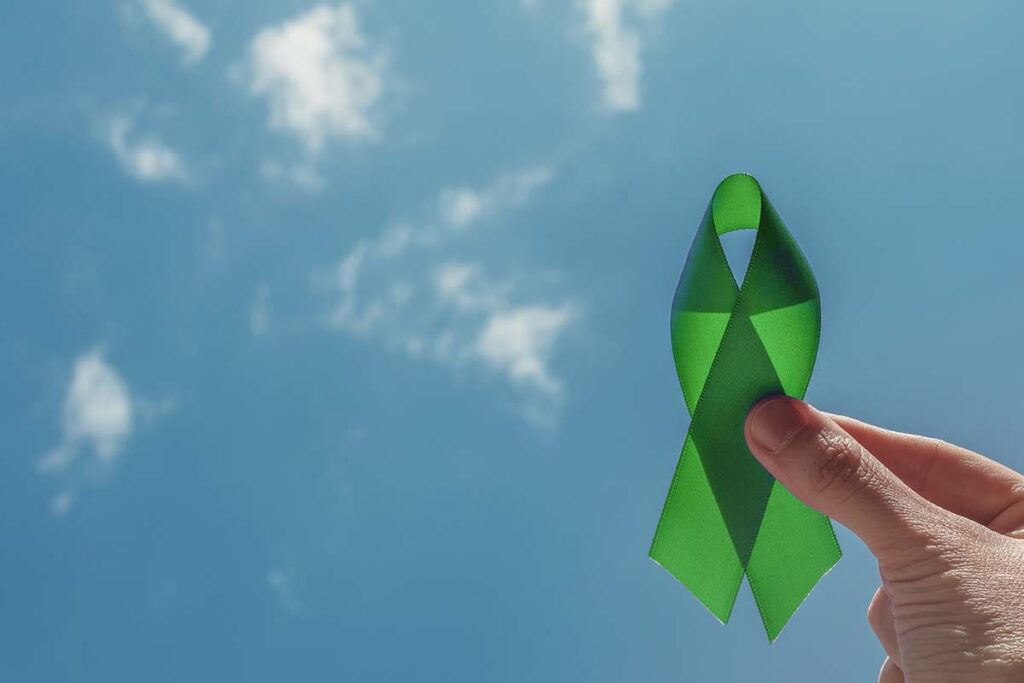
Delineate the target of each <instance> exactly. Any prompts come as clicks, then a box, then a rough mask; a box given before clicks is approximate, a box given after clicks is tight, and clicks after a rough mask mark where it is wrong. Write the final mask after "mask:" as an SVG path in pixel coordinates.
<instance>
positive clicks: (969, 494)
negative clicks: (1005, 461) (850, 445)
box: [831, 415, 1024, 533]
mask: <svg viewBox="0 0 1024 683" xmlns="http://www.w3.org/2000/svg"><path fill="white" fill-rule="evenodd" d="M831 417H832V419H834V420H835V421H836V422H837V423H838V424H839V426H841V427H842V428H843V429H844V430H846V432H847V433H848V434H849V435H850V436H852V437H853V438H854V439H856V440H857V441H859V442H860V443H861V445H863V446H864V447H865V448H867V449H868V450H869V451H871V452H872V453H874V455H875V457H876V458H878V459H879V460H880V461H881V462H882V463H883V464H884V465H885V466H886V467H887V468H889V470H890V471H892V472H893V473H894V474H895V475H896V476H897V477H899V478H900V479H902V480H903V481H904V482H905V483H906V484H907V485H908V486H909V487H910V488H912V489H914V490H915V491H917V493H918V494H920V495H921V496H922V497H923V498H927V499H928V500H930V501H931V502H933V503H935V504H936V505H938V506H940V507H943V508H945V509H947V510H949V511H950V512H954V513H956V514H958V515H960V516H962V517H967V518H968V519H972V520H974V521H975V522H978V523H979V524H984V525H985V526H988V527H990V528H992V529H993V530H994V531H999V532H1001V533H1006V532H1008V531H1010V530H1011V527H1013V526H1014V524H1015V523H1017V524H1019V523H1020V522H1021V521H1024V476H1022V475H1020V474H1018V473H1017V472H1014V471H1013V470H1011V469H1010V468H1009V467H1006V466H1004V465H1000V464H999V463H997V462H995V461H994V460H990V459H988V458H986V457H984V456H982V455H979V454H977V453H975V452H973V451H969V450H967V449H966V448H961V447H960V446H955V445H953V444H950V443H946V442H945V441H941V440H939V439H932V438H929V437H925V436H917V435H914V434H901V433H900V432H893V431H890V430H888V429H882V428H881V427H876V426H874V425H870V424H867V423H865V422H861V421H859V420H855V419H853V418H850V417H845V416H842V415H832V416H831ZM1011 517H1012V518H1013V519H1010V518H1011ZM1018 517H1019V518H1020V519H1016V518H1018ZM1004 526H1005V527H1007V528H998V527H1004Z"/></svg>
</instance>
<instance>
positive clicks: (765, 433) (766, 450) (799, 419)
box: [743, 396, 813, 456]
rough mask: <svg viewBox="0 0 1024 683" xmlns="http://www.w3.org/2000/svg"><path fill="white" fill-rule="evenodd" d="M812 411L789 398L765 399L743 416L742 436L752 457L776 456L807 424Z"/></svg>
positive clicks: (775, 397)
mask: <svg viewBox="0 0 1024 683" xmlns="http://www.w3.org/2000/svg"><path fill="white" fill-rule="evenodd" d="M812 411H813V409H812V408H811V407H810V406H809V405H807V404H806V403H804V402H803V401H801V400H799V399H795V398H791V397H789V396H769V397H767V398H763V399H761V400H760V401H758V402H757V403H755V404H754V407H753V408H751V409H750V412H748V413H747V418H746V420H745V421H744V425H743V435H744V437H745V438H746V441H747V446H749V447H750V450H751V451H753V452H754V454H755V455H758V456H765V455H771V454H774V453H777V452H778V451H779V450H780V449H782V448H783V447H784V446H785V445H786V444H787V443H789V441H790V440H791V439H792V438H793V437H794V436H796V434H797V433H798V432H800V430H801V429H803V428H804V427H805V426H806V425H807V424H808V422H809V420H810V417H811V413H812Z"/></svg>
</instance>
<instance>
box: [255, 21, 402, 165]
mask: <svg viewBox="0 0 1024 683" xmlns="http://www.w3.org/2000/svg"><path fill="white" fill-rule="evenodd" d="M247 66H248V68H247V71H248V85H249V91H250V93H251V94H253V95H254V96H259V97H264V98H266V100H267V103H268V105H269V107H270V126H271V127H272V128H275V129H277V130H281V131H284V132H286V133H289V134H291V135H294V136H295V137H297V138H298V139H299V140H300V141H301V142H302V143H303V145H304V146H305V148H306V150H307V151H308V152H309V153H311V154H313V153H316V152H319V151H320V150H321V149H322V148H323V146H324V143H325V142H326V141H327V140H328V139H329V138H332V137H337V138H362V139H366V138H373V137H374V136H375V135H377V134H378V132H379V131H378V128H377V125H376V124H375V123H374V121H373V120H372V115H373V110H374V108H375V106H376V105H377V103H378V100H379V99H380V96H381V93H382V91H383V88H384V73H383V72H384V60H383V57H382V54H381V52H380V51H379V50H377V49H376V48H374V47H373V46H372V45H371V44H370V43H369V41H367V39H366V38H365V37H364V36H363V34H362V33H361V32H360V30H359V25H358V23H357V18H356V11H355V8H354V6H353V5H352V4H351V3H343V4H340V5H337V6H328V5H318V6H316V7H314V8H312V9H310V10H309V11H307V12H305V13H303V14H300V15H298V16H297V17H295V18H294V19H291V20H289V21H285V22H284V23H281V24H278V25H275V26H270V27H267V28H265V29H263V30H262V31H260V32H259V33H258V34H257V35H256V36H255V37H254V38H253V40H252V43H251V45H250V47H249V62H248V65H247Z"/></svg>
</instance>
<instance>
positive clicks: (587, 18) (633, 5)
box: [576, 0, 672, 112]
mask: <svg viewBox="0 0 1024 683" xmlns="http://www.w3.org/2000/svg"><path fill="white" fill-rule="evenodd" d="M671 3H672V0H576V5H577V9H578V11H579V13H580V15H581V17H582V20H583V31H584V33H585V35H586V36H587V40H588V42H589V43H590V55H591V59H592V60H593V62H594V66H595V67H596V68H597V72H598V75H599V76H600V78H601V82H602V85H603V102H604V105H605V106H606V107H607V108H608V109H609V110H611V111H614V112H627V111H634V110H636V109H639V107H640V76H641V74H642V73H643V61H642V59H641V52H642V48H643V41H642V39H641V36H640V33H639V31H638V29H637V27H636V24H638V23H639V24H643V23H650V22H652V21H655V20H657V19H660V18H661V17H662V15H663V14H664V13H665V11H666V10H667V9H668V7H669V5H671Z"/></svg>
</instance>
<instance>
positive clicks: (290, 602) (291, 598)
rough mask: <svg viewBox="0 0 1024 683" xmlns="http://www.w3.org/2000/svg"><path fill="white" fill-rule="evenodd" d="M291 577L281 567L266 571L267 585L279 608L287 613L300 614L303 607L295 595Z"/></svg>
mask: <svg viewBox="0 0 1024 683" xmlns="http://www.w3.org/2000/svg"><path fill="white" fill-rule="evenodd" d="M293 583H294V582H293V581H292V577H291V576H290V575H289V573H288V572H286V571H285V570H283V569H271V570H270V571H269V572H267V587H268V588H269V589H270V592H271V593H273V594H274V597H275V598H276V599H277V602H278V604H279V605H281V608H282V609H284V611H286V612H288V613H289V614H302V613H303V612H304V611H305V609H304V608H303V606H302V603H300V602H299V601H298V600H297V599H296V597H295V587H294V585H293Z"/></svg>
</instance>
